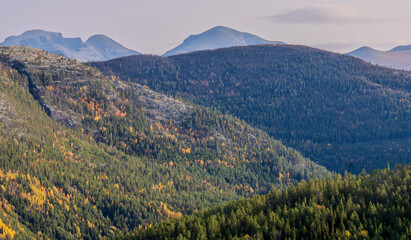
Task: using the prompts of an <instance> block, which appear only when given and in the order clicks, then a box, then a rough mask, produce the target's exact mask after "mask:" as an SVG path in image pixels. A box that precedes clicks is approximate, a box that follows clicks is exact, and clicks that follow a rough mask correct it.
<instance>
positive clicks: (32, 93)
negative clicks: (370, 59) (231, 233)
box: [0, 46, 330, 239]
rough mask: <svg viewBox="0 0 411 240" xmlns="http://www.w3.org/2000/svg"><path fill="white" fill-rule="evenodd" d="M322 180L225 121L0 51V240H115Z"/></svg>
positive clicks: (75, 70) (247, 129)
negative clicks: (164, 222) (169, 220)
mask: <svg viewBox="0 0 411 240" xmlns="http://www.w3.org/2000/svg"><path fill="white" fill-rule="evenodd" d="M329 175H330V173H329V172H328V171H327V170H326V169H325V168H324V167H321V166H319V165H317V164H315V163H313V162H312V161H310V160H309V159H307V158H305V157H303V156H302V155H301V153H299V152H297V151H295V150H293V149H291V148H288V147H286V146H285V145H283V144H282V143H281V142H279V141H277V140H275V139H273V138H271V137H270V136H268V134H267V133H265V132H263V131H261V130H259V129H257V128H253V127H251V126H250V125H248V124H246V123H245V122H244V121H241V120H240V119H237V118H235V117H233V116H230V115H227V114H222V113H221V112H219V111H217V110H211V109H209V108H205V107H202V106H198V105H194V104H192V103H190V102H186V101H184V100H181V99H175V98H172V97H170V96H167V95H163V94H160V93H157V92H155V91H153V90H150V89H149V88H148V87H147V86H144V85H140V84H137V83H134V82H130V81H123V80H121V79H119V78H116V77H106V76H103V75H102V74H101V73H100V72H99V71H98V70H97V69H95V68H93V67H91V66H89V65H86V64H82V63H79V62H78V61H75V60H72V59H68V58H65V57H62V56H58V55H54V54H51V53H48V52H45V51H42V50H39V49H34V48H30V47H20V46H14V47H0V229H1V231H0V238H6V239H8V238H12V237H13V236H14V239H30V238H39V239H113V238H114V237H115V236H116V235H119V234H122V233H126V232H129V231H133V230H138V229H144V228H147V227H149V226H151V225H152V224H155V223H157V222H159V221H160V220H164V219H167V218H177V217H181V216H182V215H183V214H192V213H194V212H197V211H200V210H202V209H205V208H211V207H215V206H218V205H220V204H224V203H226V202H228V201H231V200H236V199H240V198H244V197H252V196H255V195H256V194H263V193H267V192H269V191H270V190H271V189H273V188H285V187H286V186H288V185H290V184H296V183H297V182H298V181H300V180H309V179H311V178H317V177H321V178H323V177H326V176H329ZM2 234H3V235H2Z"/></svg>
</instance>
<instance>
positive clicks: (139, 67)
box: [93, 45, 411, 173]
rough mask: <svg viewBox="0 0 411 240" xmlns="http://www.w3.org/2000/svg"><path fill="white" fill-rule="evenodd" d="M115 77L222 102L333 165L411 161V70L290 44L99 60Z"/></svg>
mask: <svg viewBox="0 0 411 240" xmlns="http://www.w3.org/2000/svg"><path fill="white" fill-rule="evenodd" d="M93 66H96V67H98V68H99V69H100V70H101V71H103V72H104V73H105V74H107V75H116V76H120V77H121V78H124V79H130V80H131V81H135V82H138V83H140V84H146V85H148V86H149V87H150V88H152V89H154V90H157V91H161V92H163V93H167V94H171V95H174V96H179V97H182V98H186V99H189V100H191V101H193V102H195V103H197V104H202V105H206V106H210V107H214V108H217V109H219V110H221V111H223V112H224V113H229V114H233V115H234V116H237V117H239V118H240V119H243V120H245V121H246V122H247V123H249V124H252V125H254V126H257V127H259V128H261V129H263V130H265V131H266V132H267V133H269V134H270V135H271V136H273V137H274V138H276V139H281V140H283V141H284V142H285V143H286V144H287V145H290V146H293V147H294V148H296V149H298V150H300V151H301V152H303V154H304V155H305V156H308V157H309V158H310V159H313V160H315V162H317V163H319V164H321V165H324V166H326V167H327V168H328V169H331V170H336V171H338V172H344V171H345V170H349V171H352V172H355V173H358V172H361V171H362V169H363V168H365V169H367V170H371V169H373V168H379V167H383V166H385V165H386V163H387V161H389V162H391V163H392V164H394V163H405V162H409V161H410V159H411V150H410V149H411V147H410V146H411V139H410V137H411V125H410V124H409V123H410V122H411V105H410V101H411V95H410V91H411V74H410V73H409V72H405V71H399V70H392V69H387V68H380V67H377V66H373V65H370V64H366V63H365V62H363V61H362V60H359V59H356V58H353V57H350V56H345V55H340V54H334V53H330V52H326V51H322V50H318V49H313V48H309V47H302V46H290V45H271V46H269V45H265V46H263V45H261V46H248V47H233V48H227V49H218V50H213V51H202V52H196V53H189V54H182V55H177V56H171V57H167V58H162V57H153V56H135V57H125V58H120V59H115V60H112V61H107V62H101V63H95V64H93Z"/></svg>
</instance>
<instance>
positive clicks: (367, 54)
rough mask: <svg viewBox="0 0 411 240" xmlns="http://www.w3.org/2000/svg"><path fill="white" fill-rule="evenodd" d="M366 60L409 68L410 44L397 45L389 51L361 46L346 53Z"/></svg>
mask: <svg viewBox="0 0 411 240" xmlns="http://www.w3.org/2000/svg"><path fill="white" fill-rule="evenodd" d="M347 55H350V56H354V57H358V58H361V59H363V60H364V61H366V62H370V63H373V64H378V65H381V66H385V67H391V68H397V69H404V70H411V45H407V46H398V47H395V48H393V49H391V50H389V51H379V50H376V49H373V48H370V47H361V48H359V49H357V50H354V51H352V52H349V53H347Z"/></svg>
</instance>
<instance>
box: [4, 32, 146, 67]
mask: <svg viewBox="0 0 411 240" xmlns="http://www.w3.org/2000/svg"><path fill="white" fill-rule="evenodd" d="M0 46H27V47H34V48H38V49H42V50H46V51H48V52H50V53H54V54H58V55H63V56H65V57H68V58H73V59H77V60H79V61H82V62H84V61H104V60H109V59H113V58H117V57H123V56H129V55H138V54H140V53H138V52H136V51H133V50H130V49H127V48H125V47H123V46H122V45H120V44H118V43H117V42H115V41H113V40H112V39H110V38H108V37H106V36H104V35H94V36H91V37H90V38H89V39H88V40H87V41H86V42H83V41H82V40H81V39H80V38H64V37H63V35H62V34H61V33H54V32H46V31H43V30H31V31H26V32H24V33H23V34H21V35H19V36H11V37H8V38H6V40H5V41H4V42H2V43H0Z"/></svg>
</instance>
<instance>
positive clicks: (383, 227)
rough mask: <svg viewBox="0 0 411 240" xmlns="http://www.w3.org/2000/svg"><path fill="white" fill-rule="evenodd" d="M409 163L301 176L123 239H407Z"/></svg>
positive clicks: (410, 207)
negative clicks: (289, 183)
mask: <svg viewBox="0 0 411 240" xmlns="http://www.w3.org/2000/svg"><path fill="white" fill-rule="evenodd" d="M410 189H411V165H404V166H398V168H396V169H395V170H392V171H390V170H389V169H384V170H380V171H375V170H374V171H373V172H372V173H371V174H365V173H363V174H360V175H359V176H355V175H351V174H346V175H345V176H344V177H341V175H335V176H334V177H333V178H327V179H323V180H311V181H309V182H305V181H303V182H301V183H299V184H298V185H297V186H293V187H289V188H288V189H287V190H285V191H280V190H274V191H272V192H271V193H269V194H267V195H263V196H256V197H253V198H252V199H248V200H240V201H234V202H231V203H229V204H227V205H224V206H220V207H217V208H214V209H212V210H208V211H201V212H199V213H196V214H193V215H190V216H186V217H183V218H180V219H177V220H170V221H165V222H162V223H161V224H158V225H156V226H154V227H151V228H149V229H148V230H144V231H140V232H136V233H135V234H130V235H129V236H128V237H126V239H404V240H405V239H410V238H411V215H410V213H411V205H410Z"/></svg>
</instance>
